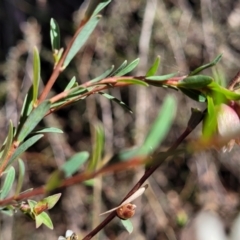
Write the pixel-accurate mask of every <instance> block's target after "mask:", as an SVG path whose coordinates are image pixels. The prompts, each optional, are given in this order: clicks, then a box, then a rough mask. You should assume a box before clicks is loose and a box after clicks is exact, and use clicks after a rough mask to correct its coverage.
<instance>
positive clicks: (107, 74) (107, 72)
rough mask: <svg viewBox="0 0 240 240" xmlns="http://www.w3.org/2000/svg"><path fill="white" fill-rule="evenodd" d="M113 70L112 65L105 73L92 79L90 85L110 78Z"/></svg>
mask: <svg viewBox="0 0 240 240" xmlns="http://www.w3.org/2000/svg"><path fill="white" fill-rule="evenodd" d="M113 69H114V65H112V67H111V68H109V69H108V70H107V71H105V72H104V73H103V74H101V75H100V76H98V77H96V78H94V79H92V80H91V81H90V83H95V82H98V81H101V80H102V79H104V78H106V77H108V76H110V74H111V72H112V71H113Z"/></svg>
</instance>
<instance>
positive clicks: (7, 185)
mask: <svg viewBox="0 0 240 240" xmlns="http://www.w3.org/2000/svg"><path fill="white" fill-rule="evenodd" d="M14 179H15V169H14V168H13V167H12V166H11V167H10V168H9V169H8V171H7V173H6V177H5V180H4V183H3V186H2V189H1V193H0V200H3V199H4V198H5V197H7V195H8V194H9V192H10V191H11V189H12V186H13V182H14Z"/></svg>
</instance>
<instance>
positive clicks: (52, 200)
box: [41, 193, 62, 209]
mask: <svg viewBox="0 0 240 240" xmlns="http://www.w3.org/2000/svg"><path fill="white" fill-rule="evenodd" d="M61 195H62V194H61V193H57V194H54V195H52V196H49V197H46V198H44V199H43V200H42V201H43V202H46V203H47V204H48V209H51V208H53V207H54V206H55V205H56V203H57V202H58V200H59V199H60V197H61ZM42 201H41V202H42Z"/></svg>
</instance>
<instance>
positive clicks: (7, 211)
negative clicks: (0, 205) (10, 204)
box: [0, 209, 14, 217]
mask: <svg viewBox="0 0 240 240" xmlns="http://www.w3.org/2000/svg"><path fill="white" fill-rule="evenodd" d="M0 213H3V214H5V215H7V216H9V217H12V216H13V213H14V210H12V209H3V210H0Z"/></svg>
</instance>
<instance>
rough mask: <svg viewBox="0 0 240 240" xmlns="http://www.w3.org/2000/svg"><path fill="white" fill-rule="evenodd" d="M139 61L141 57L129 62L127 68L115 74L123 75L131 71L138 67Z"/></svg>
mask: <svg viewBox="0 0 240 240" xmlns="http://www.w3.org/2000/svg"><path fill="white" fill-rule="evenodd" d="M138 63H139V58H137V59H135V60H133V61H132V62H131V63H129V64H128V65H127V66H126V67H125V68H123V69H122V70H121V71H119V72H118V73H117V74H115V76H123V75H125V74H127V73H129V72H131V71H132V70H133V69H135V68H136V66H137V65H138Z"/></svg>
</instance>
